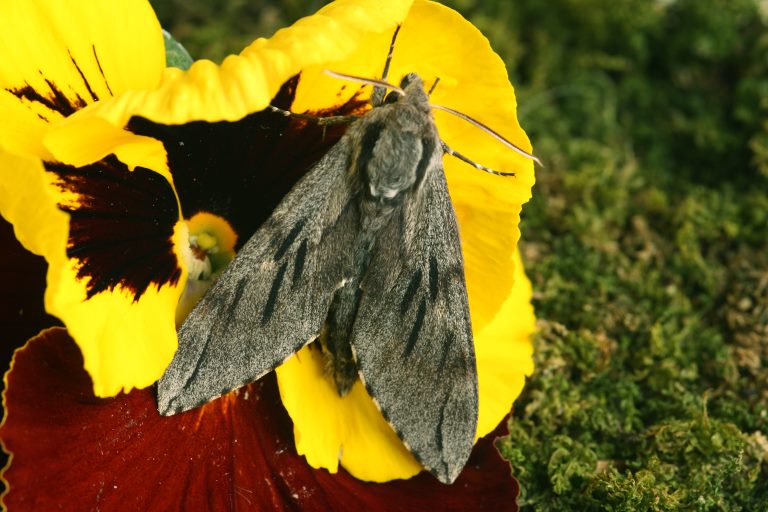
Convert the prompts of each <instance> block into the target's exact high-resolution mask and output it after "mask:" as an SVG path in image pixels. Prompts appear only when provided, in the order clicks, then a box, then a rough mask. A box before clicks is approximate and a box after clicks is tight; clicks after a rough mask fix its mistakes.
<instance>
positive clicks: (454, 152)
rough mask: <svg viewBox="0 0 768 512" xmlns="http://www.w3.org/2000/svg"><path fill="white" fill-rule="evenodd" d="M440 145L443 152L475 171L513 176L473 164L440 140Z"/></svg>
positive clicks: (511, 173)
mask: <svg viewBox="0 0 768 512" xmlns="http://www.w3.org/2000/svg"><path fill="white" fill-rule="evenodd" d="M440 145H441V146H442V147H443V152H445V153H448V154H449V155H451V156H453V157H456V158H458V159H459V160H461V161H462V162H466V163H468V164H469V165H471V166H472V167H474V168H475V169H479V170H481V171H485V172H489V173H491V174H495V175H497V176H514V175H515V173H513V172H500V171H494V170H493V169H491V168H489V167H486V166H484V165H481V164H479V163H477V162H475V161H474V160H471V159H470V158H469V157H466V156H464V155H462V154H461V153H459V152H457V151H454V150H453V149H451V148H450V147H449V146H448V144H446V143H445V142H443V141H442V140H441V141H440Z"/></svg>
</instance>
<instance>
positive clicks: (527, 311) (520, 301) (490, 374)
mask: <svg viewBox="0 0 768 512" xmlns="http://www.w3.org/2000/svg"><path fill="white" fill-rule="evenodd" d="M513 262H514V265H515V267H514V268H515V274H514V280H515V285H514V287H513V288H512V293H511V294H510V295H509V297H508V298H507V300H506V301H505V302H504V304H503V305H502V307H501V310H500V311H499V314H498V315H496V317H495V318H494V319H493V321H492V322H491V323H490V324H488V325H487V326H486V327H485V328H484V329H483V330H482V331H480V332H479V333H478V334H477V335H476V336H475V358H476V360H477V375H478V388H479V389H478V391H479V395H480V407H479V409H478V418H477V434H476V437H478V438H479V437H483V436H485V435H486V434H488V433H489V432H491V431H492V430H493V429H495V428H496V426H497V425H498V424H499V422H500V421H501V420H502V419H503V418H504V417H505V416H506V415H507V414H509V411H510V409H511V408H512V403H513V402H514V401H515V399H516V398H517V397H518V395H520V392H521V391H522V389H523V385H524V384H525V377H526V376H528V375H531V373H533V341H532V336H533V333H534V331H535V330H536V316H535V314H534V311H533V305H532V304H531V298H532V295H533V291H532V288H531V281H530V280H529V279H528V276H526V275H525V270H524V269H523V263H522V261H521V259H520V252H519V251H515V254H514V260H513Z"/></svg>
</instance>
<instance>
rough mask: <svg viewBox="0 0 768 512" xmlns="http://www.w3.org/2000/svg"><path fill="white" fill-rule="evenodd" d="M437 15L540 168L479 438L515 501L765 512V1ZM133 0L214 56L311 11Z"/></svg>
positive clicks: (503, 5) (500, 5)
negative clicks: (512, 370) (503, 419)
mask: <svg viewBox="0 0 768 512" xmlns="http://www.w3.org/2000/svg"><path fill="white" fill-rule="evenodd" d="M450 3H451V4H452V5H454V6H455V7H457V8H458V9H459V10H460V11H461V12H463V13H464V14H465V15H466V16H467V17H469V18H470V20H471V21H473V23H475V24H476V25H477V26H478V27H479V28H480V29H481V30H483V32H485V33H486V34H487V35H488V37H489V39H490V40H491V43H492V45H493V46H494V47H495V48H496V49H497V51H498V52H499V53H500V54H501V55H502V57H503V58H504V59H505V61H506V63H507V66H508V68H509V71H510V78H511V80H512V82H513V83H514V84H515V86H516V90H517V94H518V103H519V116H520V120H521V123H522V125H523V126H524V127H525V128H526V130H527V131H528V133H529V135H530V136H531V139H532V140H533V142H534V147H535V150H536V153H537V155H539V156H540V157H541V158H542V159H543V160H544V162H545V163H546V168H543V169H538V170H537V172H538V174H537V185H536V189H535V191H534V199H533V200H532V201H531V203H530V204H528V205H526V207H525V209H524V211H523V222H522V231H523V241H522V243H521V247H522V250H523V256H524V258H525V260H526V263H527V269H528V272H529V274H530V276H531V279H532V281H533V283H534V289H535V306H536V310H537V315H538V317H539V318H540V324H539V326H540V328H539V333H538V335H537V337H536V341H535V343H536V354H535V359H536V368H537V369H536V372H535V373H534V375H533V376H532V377H531V378H530V380H529V382H528V385H527V386H526V389H525V391H524V393H523V395H522V396H521V397H520V399H519V400H518V401H517V402H516V403H515V409H514V414H513V417H512V419H511V421H510V424H509V428H510V435H509V436H508V437H507V438H505V439H504V440H503V441H501V442H500V444H499V447H500V449H501V451H502V453H503V455H504V456H505V457H506V458H507V459H508V460H509V461H510V463H511V464H512V468H513V472H514V474H515V475H516V476H517V478H518V479H519V480H520V483H521V487H522V496H521V499H520V501H521V503H522V504H524V505H527V506H529V507H530V508H531V509H536V510H616V511H636V510H702V511H704V510H707V511H708V510H734V511H736V510H744V511H752V510H768V100H766V98H768V60H766V59H765V55H766V54H768V27H767V26H766V25H768V14H766V12H765V8H764V7H763V8H762V9H763V11H762V12H761V10H760V3H759V2H758V1H757V0H665V1H648V0H622V1H619V2H617V1H615V0H551V1H549V2H540V1H538V0H517V1H515V2H508V1H506V0H454V1H453V2H450ZM153 4H154V5H155V6H156V8H157V10H158V12H159V14H160V18H161V21H162V23H163V24H164V26H165V27H166V28H168V29H169V30H170V31H171V32H172V33H173V34H174V36H176V37H177V38H179V39H180V40H181V41H182V42H183V43H184V44H185V45H186V46H187V47H188V48H189V49H190V50H191V51H192V54H193V55H197V56H206V57H209V58H214V59H216V60H218V59H220V58H221V57H222V56H223V55H225V54H226V53H229V52H234V51H239V50H240V49H241V48H242V47H243V46H244V45H245V44H246V43H247V42H250V40H252V39H253V38H255V37H257V36H268V35H270V34H271V33H272V32H273V31H274V30H275V29H276V28H277V27H279V26H280V25H283V24H285V23H288V22H290V21H292V20H293V19H296V18H297V17H299V16H301V15H304V14H308V13H310V12H312V11H313V10H314V9H315V8H317V7H318V5H317V3H316V2H311V1H308V0H304V1H301V0H293V1H291V2H287V3H285V2H284V3H282V4H280V5H278V4H277V3H276V2H267V3H262V4H257V3H252V2H244V1H241V0H231V1H224V0H217V1H215V2H208V1H206V2H203V1H202V0H197V1H189V0H186V1H184V2H180V1H176V0H166V1H164V2H160V1H156V2H153ZM468 172H469V171H468ZM489 179H492V178H489Z"/></svg>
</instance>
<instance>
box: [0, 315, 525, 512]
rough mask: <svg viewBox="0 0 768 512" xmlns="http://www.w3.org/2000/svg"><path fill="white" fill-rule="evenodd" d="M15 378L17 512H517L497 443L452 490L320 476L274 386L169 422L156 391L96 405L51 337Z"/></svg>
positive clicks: (11, 422)
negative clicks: (297, 443) (297, 442)
mask: <svg viewBox="0 0 768 512" xmlns="http://www.w3.org/2000/svg"><path fill="white" fill-rule="evenodd" d="M8 378H9V380H8V390H7V391H6V394H5V403H6V405H7V407H8V416H7V418H6V421H5V423H4V424H3V426H2V428H0V438H2V440H3V443H4V444H5V446H6V447H7V448H8V449H9V450H10V451H11V452H12V453H13V461H12V463H11V465H10V467H9V468H8V469H6V471H5V473H4V478H5V479H6V481H7V482H8V483H9V485H10V492H9V493H8V494H7V495H6V496H5V498H4V502H5V505H7V506H8V507H9V509H10V510H59V509H64V510H96V509H100V510H112V511H114V510H131V511H135V510H179V509H185V510H272V509H274V510H318V511H320V510H322V511H326V510H339V511H345V510H349V511H352V510H355V511H357V510H374V511H375V510H387V511H404V510H429V509H439V510H516V509H517V506H516V498H517V493H518V486H517V482H516V481H515V480H514V479H513V478H512V476H511V475H510V470H509V466H508V464H507V463H506V462H504V461H502V460H501V458H500V457H499V455H498V453H497V452H496V450H495V448H494V446H493V442H492V439H490V438H487V439H485V440H482V441H481V442H480V443H479V444H478V446H477V448H476V449H475V452H474V453H473V455H472V458H471V459H470V462H469V464H468V465H467V467H466V468H465V470H464V472H463V473H462V474H461V476H460V477H459V479H458V480H457V482H456V483H454V484H453V485H450V486H446V485H443V484H441V483H439V482H437V481H436V480H435V479H434V478H433V477H432V476H431V475H428V474H421V475H419V476H418V477H416V478H413V479H411V480H406V481H397V482H390V483H388V484H372V483H366V482H360V481H358V480H356V479H354V478H352V477H350V476H349V475H348V474H347V473H345V472H343V471H342V472H340V473H338V474H336V475H331V474H329V473H328V472H327V471H325V470H313V469H312V468H310V467H309V466H308V465H307V464H306V462H305V460H304V458H303V457H299V456H298V455H296V452H295V449H294V443H293V435H292V428H291V423H290V420H289V418H288V416H287V414H286V413H285V410H284V409H283V408H282V405H280V402H279V399H278V393H277V386H276V382H275V379H274V377H273V375H270V376H269V377H268V378H265V379H262V381H260V382H259V383H257V384H254V385H251V386H248V387H246V388H243V389H242V390H241V391H240V393H239V394H230V395H228V396H227V397H225V398H222V399H219V400H217V401H215V402H212V403H210V404H208V405H207V406H205V407H203V408H202V409H198V410H194V411H190V412H187V413H184V414H180V415H177V416H173V417H170V418H164V417H161V416H159V415H158V414H157V412H156V410H155V398H154V393H153V391H152V390H151V389H144V390H137V391H133V392H131V393H130V394H128V395H121V396H118V397H116V398H114V399H96V398H94V397H93V395H92V393H91V382H90V379H89V377H88V375H87V374H86V373H85V372H84V371H83V370H82V358H81V356H80V353H79V351H78V349H77V347H76V346H75V345H74V343H73V342H72V341H71V340H70V339H69V337H68V336H67V334H66V331H64V330H63V329H52V330H49V331H46V332H45V333H43V334H41V335H40V336H38V337H37V338H35V339H33V340H31V341H30V342H29V344H28V345H27V347H25V348H24V349H23V350H21V351H19V352H17V354H16V356H15V358H14V363H13V370H12V371H11V373H10V374H9V377H8Z"/></svg>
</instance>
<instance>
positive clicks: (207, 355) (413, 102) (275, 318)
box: [157, 32, 527, 483]
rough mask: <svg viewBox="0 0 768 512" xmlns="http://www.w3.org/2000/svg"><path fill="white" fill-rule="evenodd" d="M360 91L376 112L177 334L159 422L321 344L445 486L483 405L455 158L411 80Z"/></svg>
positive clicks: (333, 371)
mask: <svg viewBox="0 0 768 512" xmlns="http://www.w3.org/2000/svg"><path fill="white" fill-rule="evenodd" d="M396 36H397V32H395V37H396ZM395 37H393V41H392V47H394V40H395ZM391 55H392V50H390V54H389V56H388V58H387V63H386V66H385V69H384V79H386V74H387V70H388V68H389V60H390V59H391ZM339 76H342V77H346V75H339ZM360 80H361V81H366V80H363V79H360ZM368 82H370V83H373V84H374V85H376V88H375V90H374V94H373V96H372V101H371V102H372V105H373V108H372V109H371V110H370V111H368V112H367V113H365V114H364V115H363V116H362V117H359V118H358V119H357V120H355V121H353V122H352V123H351V124H350V126H349V127H348V129H347V131H346V133H345V135H344V136H343V137H342V138H341V139H340V140H339V141H338V142H337V143H336V144H335V145H334V146H333V147H332V148H331V149H330V150H329V151H328V153H327V154H326V155H325V156H324V157H322V158H321V159H320V160H319V161H318V162H317V164H315V166H314V167H313V168H312V169H311V170H310V171H309V172H308V173H307V174H306V175H305V176H304V177H303V178H302V179H301V180H300V181H299V182H298V183H297V184H296V185H295V186H294V188H293V189H292V190H291V191H290V192H289V193H288V194H287V195H286V196H285V198H284V199H283V200H282V202H281V203H280V204H279V205H278V207H277V208H276V209H275V211H274V212H273V213H272V215H271V217H269V219H268V220H267V221H266V222H265V223H264V224H263V225H262V226H261V227H260V228H259V229H258V230H257V231H256V233H254V235H253V236H252V237H251V238H250V240H248V242H247V243H246V244H245V245H244V246H243V247H242V249H241V250H240V252H239V253H238V254H237V256H236V257H235V259H234V260H233V261H232V263H231V264H230V265H229V267H228V268H227V269H226V271H225V272H224V273H223V274H222V275H221V277H220V278H219V279H218V280H217V281H216V282H215V283H214V285H213V286H212V287H211V288H210V289H209V290H208V292H207V293H206V294H205V295H204V297H203V298H202V300H201V301H200V302H199V303H198V304H197V306H196V307H195V308H194V309H193V310H192V312H191V313H190V314H189V316H188V317H187V318H186V320H185V321H184V323H183V324H182V326H181V327H180V329H179V331H178V336H179V348H178V351H177V352H176V354H175V356H174V358H173V360H172V362H171V364H170V366H169V367H168V369H167V370H166V372H165V374H164V375H163V377H162V378H161V379H160V381H159V382H158V385H157V393H158V409H159V411H160V413H162V414H164V415H171V414H175V413H178V412H181V411H185V410H188V409H191V408H193V407H196V406H198V405H201V404H203V403H205V402H207V401H209V400H211V399H213V398H216V397H218V396H220V395H222V394H225V393H227V392H229V391H231V390H233V389H236V388H238V387H241V386H243V385H245V384H248V383H250V382H253V381H254V380H257V379H258V378H260V377H262V376H263V375H265V374H266V373H268V372H270V371H272V370H273V369H274V368H275V367H276V366H278V365H280V364H281V363H282V362H284V361H285V360H286V359H287V358H288V357H290V356H291V355H292V354H293V353H295V352H296V351H298V350H299V349H300V348H302V347H303V346H304V345H307V344H308V343H310V342H312V341H315V340H318V342H319V343H320V344H321V345H322V348H323V353H324V354H325V358H326V371H327V373H328V374H329V376H330V377H331V378H332V379H333V381H334V382H335V385H336V388H337V390H338V393H339V394H340V395H342V396H343V395H345V394H346V393H347V392H348V391H349V390H350V388H351V387H352V385H353V383H354V382H355V380H356V379H357V378H358V377H359V378H360V379H361V380H362V381H363V383H364V384H365V386H366V388H367V390H368V392H369V394H370V395H371V397H373V398H374V400H375V401H376V403H377V404H378V406H379V408H380V410H381V412H382V414H383V415H384V417H385V418H386V419H387V420H388V421H389V423H390V424H391V425H392V427H393V428H394V430H395V431H396V432H397V434H398V436H399V437H400V439H401V440H402V441H403V442H404V443H405V445H406V446H407V447H408V449H409V450H410V451H411V452H412V453H413V454H414V456H415V457H416V458H417V459H418V460H419V461H420V462H421V463H422V465H423V466H424V467H425V468H426V469H427V470H429V471H430V472H431V473H432V474H433V475H435V476H436V477H437V478H438V479H439V480H440V481H441V482H444V483H451V482H453V481H454V480H455V479H456V477H457V476H458V474H459V473H460V471H461V469H462V468H463V467H464V464H465V463H466V461H467V458H468V457H469V454H470V451H471V449H472V445H473V441H474V436H475V428H476V424H477V411H478V396H477V370H476V366H475V353H474V346H473V339H472V327H471V321H470V315H469V306H468V303H467V291H466V284H465V278H464V263H463V258H462V252H461V243H460V240H459V232H458V227H457V224H456V217H455V213H454V210H453V206H452V204H451V200H450V196H449V193H448V188H447V185H446V180H445V175H444V172H443V166H442V157H443V153H444V152H445V151H450V148H448V147H447V146H446V145H445V144H444V143H443V142H442V141H441V139H440V136H439V134H438V131H437V128H436V126H435V123H434V120H433V118H432V106H431V105H430V103H429V98H428V95H427V93H426V92H425V89H424V84H423V82H422V80H421V78H420V77H419V76H418V75H416V74H413V73H411V74H408V75H406V76H405V77H404V78H403V79H402V81H401V82H400V88H396V87H393V86H389V87H390V88H391V89H392V90H391V92H389V93H388V94H386V91H385V90H384V87H383V86H384V85H385V82H382V81H376V80H370V81H368ZM510 144H511V143H510ZM517 149H518V150H519V148H517ZM519 151H522V150H519ZM451 152H452V151H451ZM452 153H454V152H452ZM526 154H527V153H526ZM458 156H459V157H460V158H462V159H464V157H462V156H461V155H458ZM477 167H480V168H482V169H485V170H489V171H490V169H486V168H484V167H482V166H477Z"/></svg>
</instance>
